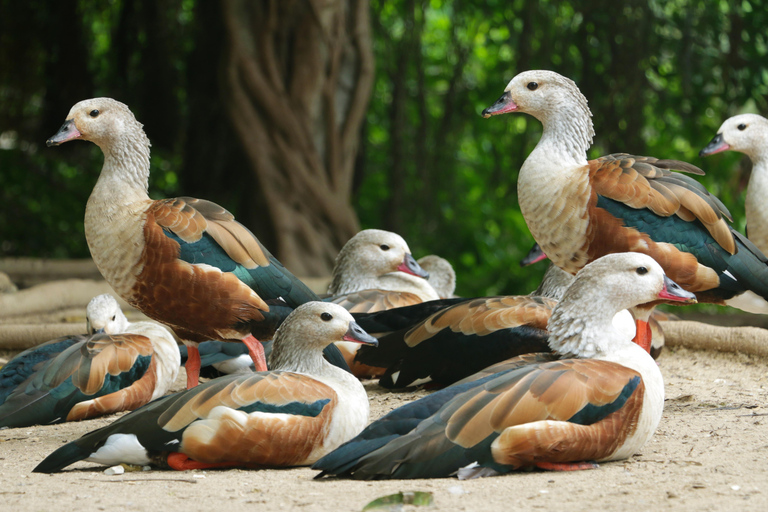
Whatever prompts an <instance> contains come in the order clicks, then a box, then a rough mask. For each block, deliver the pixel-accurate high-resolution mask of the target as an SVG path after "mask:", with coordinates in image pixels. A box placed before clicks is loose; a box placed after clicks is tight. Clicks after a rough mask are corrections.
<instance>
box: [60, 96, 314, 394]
mask: <svg viewBox="0 0 768 512" xmlns="http://www.w3.org/2000/svg"><path fill="white" fill-rule="evenodd" d="M71 140H87V141H91V142H93V143H94V144H96V145H97V146H99V148H101V150H102V152H103V154H104V165H103V167H102V169H101V174H100V175H99V179H98V181H97V182H96V185H95V187H94V188H93V192H92V193H91V196H90V198H89V199H88V203H87V205H86V209H85V236H86V239H87V241H88V248H89V249H90V251H91V256H92V257H93V260H94V262H95V263H96V266H97V267H98V269H99V271H100V272H101V274H102V275H103V276H104V278H105V279H106V280H107V282H108V283H109V284H110V286H112V288H113V289H114V290H115V291H116V292H117V293H118V294H119V295H120V296H121V297H122V298H123V299H125V300H126V301H127V302H128V303H129V304H131V305H132V306H134V307H136V308H137V309H139V310H140V311H142V312H143V313H145V314H146V315H147V316H149V317H150V318H153V319H155V320H157V321H159V322H162V323H164V324H166V325H168V326H169V327H171V328H172V329H173V330H174V331H175V332H176V334H177V335H178V336H179V338H181V339H182V340H183V341H184V343H185V344H187V345H188V346H189V355H190V357H189V359H188V360H187V365H186V368H187V385H188V387H191V386H194V385H196V384H197V382H198V381H197V377H198V372H199V365H200V362H199V361H200V358H199V355H198V354H197V348H196V346H197V344H198V343H199V342H202V341H207V340H210V339H215V340H221V341H241V340H242V341H243V342H244V343H245V344H246V345H247V346H248V348H249V352H250V354H251V357H252V359H253V361H254V364H255V365H256V368H257V369H259V370H266V368H267V366H266V359H265V357H264V350H263V347H262V346H261V344H260V343H259V341H258V339H257V338H261V339H269V338H271V337H272V334H273V333H274V331H275V329H276V328H277V326H278V325H279V324H280V322H281V321H282V320H283V319H284V316H282V314H278V313H277V312H275V311H273V309H272V308H270V306H269V305H268V304H267V301H268V300H269V299H280V300H282V301H284V302H285V303H286V304H287V305H288V306H290V308H294V307H296V306H298V305H300V304H303V303H304V302H307V301H311V300H317V296H316V295H315V294H314V293H313V292H312V291H311V290H310V289H309V288H308V287H307V286H306V285H304V284H303V283H302V282H301V281H300V280H299V279H297V278H296V277H295V276H294V275H293V274H291V273H290V272H289V271H288V270H286V269H285V267H283V266H282V265H281V264H280V262H279V261H277V259H275V258H274V256H272V254H270V253H269V251H268V250H267V249H266V248H265V247H264V246H263V245H261V243H260V242H259V241H258V239H257V238H256V237H255V236H254V235H253V234H252V233H251V232H250V231H249V230H248V229H247V228H246V227H245V226H243V225H242V224H240V223H238V222H237V221H235V219H234V216H233V215H232V214H231V213H229V212H228V211H227V210H225V209H224V208H222V207H220V206H218V205H217V204H215V203H212V202H210V201H205V200H202V199H194V198H191V197H178V198H174V199H159V200H152V199H150V198H149V195H148V180H149V147H150V143H149V140H148V139H147V136H146V135H145V133H144V130H143V129H142V125H141V124H140V123H139V122H138V121H137V120H136V118H135V117H134V115H133V113H132V112H131V111H130V110H129V109H128V107H127V106H126V105H124V104H122V103H120V102H119V101H116V100H113V99H111V98H93V99H89V100H84V101H81V102H79V103H77V104H76V105H75V106H73V107H72V109H71V110H70V111H69V114H68V115H67V118H66V121H65V122H64V125H63V126H62V127H61V128H60V129H59V131H58V132H56V134H55V135H54V136H53V137H51V138H50V139H48V141H47V142H46V143H47V145H48V146H57V145H59V144H63V143H65V142H68V141H71ZM288 311H290V309H289V310H288ZM280 312H281V313H284V312H285V310H283V309H281V310H280Z"/></svg>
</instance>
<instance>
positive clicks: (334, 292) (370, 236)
mask: <svg viewBox="0 0 768 512" xmlns="http://www.w3.org/2000/svg"><path fill="white" fill-rule="evenodd" d="M428 277H429V274H428V273H427V272H426V271H425V270H424V269H423V268H421V266H419V264H418V263H417V262H416V260H415V259H414V258H413V256H412V255H411V250H410V248H409V247H408V244H407V242H406V241H405V240H404V239H403V237H401V236H400V235H398V234H397V233H393V232H391V231H384V230H382V229H364V230H362V231H360V232H359V233H357V234H356V235H355V236H353V237H352V238H350V239H349V240H348V241H347V243H346V244H344V247H342V248H341V251H339V254H338V256H336V262H335V264H334V266H333V271H332V273H331V282H330V284H329V285H328V294H329V295H330V296H331V299H330V300H332V301H334V302H336V303H344V304H345V305H346V307H347V309H349V310H350V311H352V312H362V311H369V312H370V311H375V310H378V309H379V308H381V306H380V305H376V306H375V309H371V308H366V309H364V308H363V307H361V306H358V305H354V304H350V303H349V301H350V299H348V298H347V297H346V296H347V295H349V294H354V293H355V292H361V291H367V290H380V291H382V292H394V293H392V294H388V296H387V298H386V299H382V300H386V301H389V304H392V305H394V306H395V307H396V306H405V305H409V304H414V303H416V302H424V301H428V300H437V299H439V298H440V296H439V295H438V294H437V292H436V291H435V289H434V288H432V286H431V285H430V284H429V282H428V281H427V278H428ZM385 295H387V294H385ZM398 295H404V296H405V298H404V299H398V298H396V297H397V296H398Z"/></svg>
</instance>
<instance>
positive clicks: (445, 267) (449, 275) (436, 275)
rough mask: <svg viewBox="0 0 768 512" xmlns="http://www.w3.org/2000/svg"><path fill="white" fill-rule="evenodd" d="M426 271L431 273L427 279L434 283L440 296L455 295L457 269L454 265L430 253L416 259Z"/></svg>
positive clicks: (444, 297) (445, 297) (433, 286)
mask: <svg viewBox="0 0 768 512" xmlns="http://www.w3.org/2000/svg"><path fill="white" fill-rule="evenodd" d="M416 262H417V263H418V264H419V266H421V268H423V269H424V271H425V272H428V273H429V277H428V278H427V281H428V282H429V284H431V285H432V288H434V289H435V291H436V292H437V294H438V295H439V296H440V298H443V299H447V298H450V297H453V293H454V292H455V291H456V271H455V270H454V269H453V265H451V263H450V262H449V261H448V260H446V259H445V258H441V257H440V256H437V255H436V254H430V255H428V256H424V257H422V258H419V259H418V260H417V261H416Z"/></svg>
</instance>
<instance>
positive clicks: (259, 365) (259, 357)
mask: <svg viewBox="0 0 768 512" xmlns="http://www.w3.org/2000/svg"><path fill="white" fill-rule="evenodd" d="M243 343H245V346H246V347H248V353H249V354H251V359H253V364H254V365H256V371H257V372H265V371H267V358H266V357H264V347H263V346H262V345H261V342H260V341H259V340H257V339H256V338H254V337H253V334H249V335H248V336H246V337H245V338H243Z"/></svg>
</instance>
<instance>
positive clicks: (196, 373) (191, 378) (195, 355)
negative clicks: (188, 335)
mask: <svg viewBox="0 0 768 512" xmlns="http://www.w3.org/2000/svg"><path fill="white" fill-rule="evenodd" d="M184 369H186V370H187V389H192V388H193V387H195V386H197V385H198V384H200V351H199V350H198V349H197V345H187V364H185V365H184Z"/></svg>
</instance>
